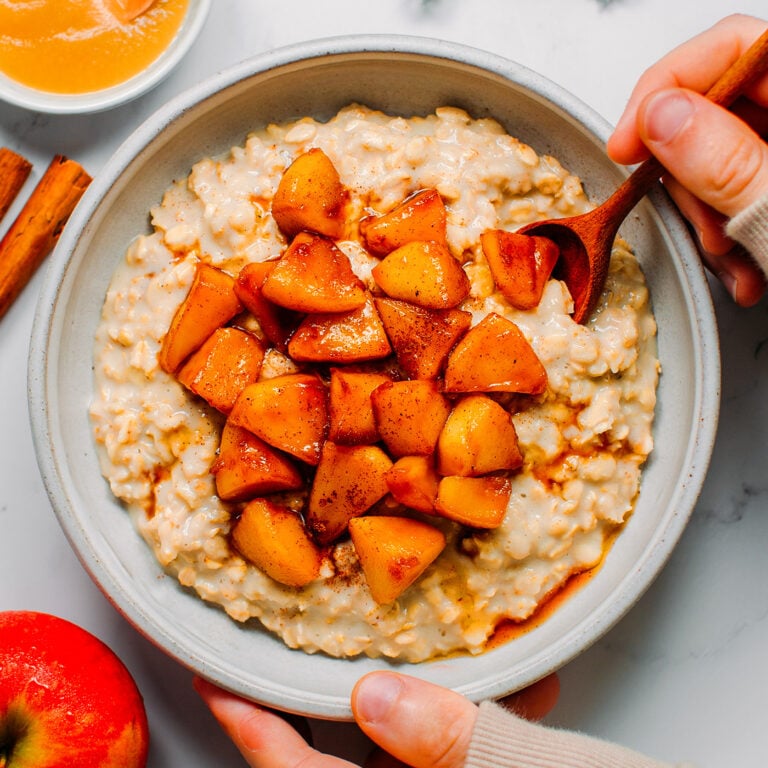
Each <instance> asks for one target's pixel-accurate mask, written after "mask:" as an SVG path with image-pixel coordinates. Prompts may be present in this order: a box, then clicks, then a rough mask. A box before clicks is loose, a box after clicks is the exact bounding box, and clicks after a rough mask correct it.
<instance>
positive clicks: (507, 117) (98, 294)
mask: <svg viewBox="0 0 768 768" xmlns="http://www.w3.org/2000/svg"><path fill="white" fill-rule="evenodd" d="M354 101H356V102H362V103H365V104H367V105H368V106H370V107H372V108H378V109H382V110H384V111H387V112H391V113H393V114H403V115H411V114H426V113H429V112H431V111H432V110H434V108H435V107H438V106H441V105H445V104H451V105H455V106H459V107H463V108H465V109H467V110H468V111H469V112H470V113H471V114H473V115H475V116H477V117H482V116H488V115H491V116H494V117H496V118H497V119H499V120H500V121H501V122H502V123H503V124H504V125H505V126H506V128H507V130H508V131H509V132H510V133H512V134H513V135H515V136H518V137H519V138H521V139H522V140H523V141H525V142H526V143H528V144H530V145H531V146H533V147H534V149H536V150H537V151H538V152H540V153H547V154H552V155H554V156H555V157H557V158H559V159H560V160H561V161H562V162H563V164H564V165H565V167H567V168H569V169H570V170H571V171H573V172H574V173H576V174H578V175H579V176H580V177H581V178H582V179H584V180H585V184H586V187H587V189H588V191H589V192H590V194H591V195H593V196H594V197H595V198H596V199H603V198H605V197H606V196H607V194H608V193H609V192H610V191H612V190H613V189H614V188H615V187H616V186H617V184H618V183H620V181H621V180H622V179H623V178H625V176H626V172H625V171H624V170H622V169H620V168H618V167H617V166H616V165H614V164H613V163H612V162H610V160H609V159H608V158H607V156H606V154H605V145H604V142H605V139H606V138H607V136H608V135H609V132H610V127H609V126H608V125H607V124H606V123H605V121H603V120H602V119H601V118H599V117H598V116H597V115H595V114H594V113H593V112H592V111H591V110H590V109H589V108H587V107H586V106H585V105H584V104H582V103H581V102H580V101H578V100H577V99H575V98H574V97H573V96H572V95H570V94H569V93H567V92H565V91H563V90H562V89H561V88H559V87H558V86H556V85H554V84H553V83H551V82H549V81H548V80H546V79H545V78H543V77H541V76H540V75H537V74H536V73H534V72H531V71H530V70H528V69H525V68H524V67H521V66H519V65H517V64H515V63H513V62H510V61H508V60H505V59H502V58H500V57H497V56H493V55H491V54H488V53H484V52H482V51H477V50H474V49H469V48H466V47H462V46H459V45H453V44H450V43H445V42H441V41H437V40H425V39H418V38H410V37H390V36H367V37H352V38H336V39H331V40H323V41H317V42H312V43H306V44H301V45H297V46H293V47H289V48H285V49H281V50H277V51H272V52H270V53H267V54H264V55H262V56H260V57H258V58H255V59H253V60H251V61H248V62H245V63H243V64H241V65H239V66H237V67H235V68H233V69H231V70H229V71H227V72H224V73H222V74H220V75H217V76H215V77H213V78H212V79H210V80H208V81H207V82H204V83H202V84H200V85H199V86H197V87H195V88H194V89H192V90H191V91H189V92H187V93H186V94H184V95H182V96H181V97H179V98H177V99H175V100H174V101H172V102H171V103H169V104H168V105H166V106H165V107H164V108H163V109H161V110H160V111H159V112H158V113H157V114H155V115H154V116H153V117H152V118H151V119H150V120H148V121H147V122H146V123H145V124H144V125H142V126H141V127H140V128H139V129H138V130H137V131H136V132H135V133H134V134H133V135H132V136H131V137H130V138H129V139H128V140H127V142H126V143H125V144H124V145H123V146H122V147H121V148H120V149H119V150H118V151H117V152H116V153H115V155H114V156H113V157H112V159H111V160H110V162H109V163H108V164H107V166H106V167H105V168H104V169H103V170H102V171H101V172H100V173H99V174H98V176H97V178H96V179H95V180H94V182H93V184H91V186H90V187H89V189H88V190H87V192H86V194H85V196H84V197H83V199H82V201H81V203H80V205H79V206H78V208H77V209H76V211H75V213H74V214H73V216H72V218H71V220H70V222H69V224H68V225H67V227H66V228H65V230H64V233H63V235H62V237H61V240H60V242H59V245H58V247H57V249H56V252H55V254H54V255H53V259H52V263H51V267H50V269H49V271H48V274H47V278H46V280H45V283H44V286H43V289H42V294H41V298H40V303H39V305H38V310H37V315H36V319H35V326H34V331H33V339H32V347H31V352H30V369H29V373H30V378H29V387H30V411H31V418H32V426H33V434H34V438H35V445H36V450H37V455H38V460H39V464H40V469H41V472H42V475H43V479H44V481H45V484H46V487H47V489H48V493H49V496H50V499H51V502H52V504H53V506H54V509H55V511H56V513H57V516H58V518H59V521H60V523H61V525H62V527H63V529H64V531H65V533H66V535H67V536H68V538H69V540H70V542H71V544H72V546H73V548H74V549H75V551H76V552H77V554H78V556H79V557H80V559H81V561H82V563H83V564H84V566H85V568H86V569H87V570H88V571H89V573H90V574H91V576H92V577H93V579H94V580H95V582H96V583H97V584H98V585H99V586H100V588H101V589H102V590H103V592H104V593H105V594H106V595H107V596H108V597H109V599H110V600H111V601H112V602H113V604H114V605H116V606H117V608H118V609H119V610H120V611H121V612H122V613H123V614H124V615H125V616H126V617H127V618H128V620H129V621H130V622H132V623H133V624H134V626H136V627H137V628H138V629H139V630H140V631H141V632H142V633H144V634H145V635H146V636H147V637H148V638H150V639H151V640H152V641H153V642H154V643H156V644H157V645H158V646H159V647H161V648H163V649H164V650H165V651H166V652H167V653H168V654H169V655H170V656H172V657H173V658H175V659H177V660H178V661H179V662H181V663H182V664H184V665H185V666H187V667H188V668H190V669H192V670H194V671H195V672H197V673H198V674H200V675H202V676H203V677H206V678H208V679H210V680H213V681H215V682H216V683H218V684H220V685H222V686H224V687H225V688H228V689H230V690H232V691H235V692H237V693H239V694H241V695H243V696H245V697H248V698H251V699H255V700H259V701H261V702H264V703H266V704H267V705H269V706H272V707H276V708H279V709H283V710H286V711H290V712H298V713H303V714H308V715H312V716H316V717H323V718H328V719H338V720H344V719H350V718H351V710H350V704H349V695H350V692H351V690H352V687H353V686H354V684H355V682H356V681H357V680H358V679H359V678H360V676H361V675H363V674H364V673H366V672H369V671H371V670H374V669H382V668H392V669H399V670H401V671H407V672H408V673H410V674H414V675H418V676H421V677H423V678H425V679H427V680H430V681H432V682H434V683H438V684H440V685H444V686H447V687H450V688H453V689H455V690H457V691H459V692H461V693H463V694H465V695H466V696H468V697H469V698H470V699H473V700H475V701H477V700H480V699H483V698H488V697H499V696H502V695H505V694H507V693H510V692H511V691H514V690H516V689H519V688H521V687H524V686H526V685H528V684H530V683H532V682H534V681H536V680H537V679H539V678H541V677H542V676H544V675H545V674H547V673H549V672H550V671H552V670H554V669H556V668H557V667H559V666H561V665H562V664H564V663H565V662H567V661H568V660H570V659H571V658H572V657H574V656H575V655H577V654H578V653H580V652H581V651H583V650H584V649H586V648H587V647H588V646H589V645H590V644H592V643H593V642H594V641H595V640H597V639H598V638H599V637H600V636H601V635H602V634H603V633H605V632H606V631H607V630H608V629H609V628H610V627H611V626H612V625H613V624H614V623H615V622H616V621H617V620H618V619H619V618H620V617H621V616H622V615H624V613H625V612H626V611H627V610H628V609H629V608H630V607H631V606H632V605H633V604H634V603H635V601H636V600H637V599H638V598H639V597H640V595H641V594H642V593H643V592H644V591H645V589H646V588H647V587H648V586H649V584H650V583H651V581H652V580H653V579H654V577H655V576H656V575H657V573H658V572H659V570H660V569H661V568H662V567H663V565H664V563H665V561H666V559H667V557H668V556H669V554H670V553H671V551H672V549H673V547H674V545H675V543H676V542H677V540H678V538H679V536H680V534H681V533H682V531H683V529H684V527H685V525H686V522H687V520H688V518H689V515H690V513H691V511H692V509H693V506H694V504H695V502H696V499H697V497H698V493H699V490H700V488H701V485H702V483H703V480H704V474H705V471H706V468H707V465H708V462H709V457H710V454H711V451H712V446H713V442H714V437H715V431H716V425H717V413H718V406H719V392H720V379H719V373H720V363H719V360H720V358H719V350H718V338H717V329H716V326H715V320H714V312H713V309H712V303H711V300H710V296H709V291H708V286H707V282H706V279H705V275H704V271H703V269H702V266H701V262H700V260H699V258H698V254H697V252H696V250H695V247H694V245H693V243H692V241H691V239H690V237H689V234H688V232H687V230H686V227H685V226H684V224H683V222H682V220H681V218H680V217H679V215H678V214H677V212H676V210H675V209H674V207H673V206H672V205H671V203H670V202H669V201H668V199H667V198H666V196H665V195H664V194H663V192H662V191H661V190H660V189H657V190H655V191H654V192H653V193H652V194H651V195H650V198H649V199H648V200H645V201H643V203H642V204H640V205H639V206H638V207H637V208H636V210H635V211H634V212H633V214H632V216H631V217H630V218H629V219H628V220H627V222H626V225H625V227H624V228H623V232H624V235H625V237H626V238H627V239H628V240H629V241H630V242H632V243H633V245H634V246H635V248H636V250H637V253H638V255H639V258H640V261H641V264H642V266H643V267H644V269H645V272H646V275H647V278H648V283H649V287H650V291H651V295H652V299H653V303H654V310H655V314H656V318H657V321H658V327H659V335H658V348H659V356H660V359H661V363H662V367H663V374H662V376H661V381H660V385H659V390H658V408H657V413H656V421H655V434H656V448H655V451H654V453H653V454H652V457H651V458H650V460H649V461H648V463H647V465H646V468H645V471H644V475H643V482H642V490H641V492H640V497H639V499H638V503H637V507H636V510H635V513H634V515H633V516H632V518H631V519H630V520H629V522H628V524H627V525H626V528H625V529H624V530H623V532H622V533H621V535H620V536H619V537H618V540H617V541H616V543H615V544H614V545H613V547H612V549H611V551H610V552H609V554H608V556H607V557H606V558H605V563H604V564H603V566H602V567H601V568H600V570H599V571H598V572H597V573H596V575H595V576H594V577H593V578H592V579H590V580H589V581H588V582H587V584H586V585H585V586H583V587H582V588H581V589H580V590H579V591H577V592H576V593H575V594H573V595H572V596H570V597H569V599H568V600H566V601H564V603H563V604H562V605H561V606H560V607H559V608H558V610H556V611H555V612H554V613H553V615H551V616H550V617H549V618H548V619H547V620H546V621H544V622H542V623H541V624H540V625H539V626H537V627H535V628H534V629H532V630H531V631H529V632H527V633H526V634H524V635H523V636H521V637H519V638H518V639H516V640H514V641H512V642H508V643H506V644H503V645H500V646H499V647H497V648H494V649H493V650H490V651H488V652H486V653H484V654H481V655H479V656H474V657H470V656H460V655H457V656H455V657H451V658H446V659H440V660H438V661H434V662H427V663H423V664H416V665H413V664H395V663H393V662H391V661H388V660H386V659H376V660H372V659H368V658H357V659H354V660H344V659H334V658H330V657H328V656H324V655H322V654H316V655H309V654H306V653H302V652H299V651H292V650H290V649H289V648H287V647H286V646H285V645H284V644H283V643H282V642H281V641H280V640H279V639H277V638H276V637H274V636H272V635H271V634H268V633H267V632H264V631H262V630H260V629H259V628H258V626H254V625H253V624H251V625H249V626H247V627H244V626H240V625H238V624H237V623H236V622H234V621H233V620H231V619H230V618H228V617H227V616H226V614H225V613H224V611H222V610H220V609H218V608H216V607H213V606H210V605H207V604H206V603H204V602H203V601H202V600H201V599H200V598H199V597H196V596H195V595H193V594H192V593H191V592H190V591H187V590H185V589H183V588H181V587H180V586H179V584H178V583H177V582H176V580H175V579H174V578H171V577H167V576H165V575H164V573H163V570H162V569H161V567H160V566H159V565H158V563H157V561H156V560H155V559H154V556H153V554H152V553H151V552H150V550H149V548H148V547H147V546H146V545H145V544H144V542H143V541H142V540H141V538H140V536H139V534H138V533H137V532H136V531H135V530H134V528H133V526H132V524H131V522H130V520H129V518H128V515H127V514H126V512H125V510H124V509H123V508H122V507H121V505H120V504H119V503H118V502H117V500H116V499H115V498H114V497H113V496H112V495H111V493H110V491H109V488H108V486H107V483H106V482H105V481H104V480H103V478H102V476H101V472H100V468H99V462H98V456H97V450H96V446H95V444H94V440H93V436H92V428H91V424H90V421H89V417H88V405H89V401H90V398H91V392H92V390H93V380H92V365H93V339H94V334H95V330H96V327H97V325H98V323H99V319H100V313H101V307H102V303H103V300H104V295H105V291H106V289H107V285H108V284H109V281H110V278H111V276H112V273H113V271H114V270H115V268H116V267H117V265H118V263H119V262H120V260H121V259H122V257H123V251H124V248H125V246H126V245H127V244H128V243H129V241H130V240H131V239H132V237H133V236H134V235H135V234H136V233H138V232H142V231H145V230H146V228H147V222H148V218H147V210H148V208H149V207H150V206H151V205H152V204H154V203H155V202H157V201H159V200H160V198H161V195H162V194H163V192H164V190H165V189H166V188H167V187H168V186H169V183H170V182H171V181H172V180H173V179H175V178H181V177H183V176H185V175H186V174H187V173H188V172H189V169H190V168H191V166H192V164H193V163H194V162H195V161H196V160H198V159H200V158H202V157H206V156H210V155H212V154H213V155H215V154H219V153H223V152H226V151H227V150H228V149H229V148H230V147H231V146H234V145H238V144H241V143H242V141H243V139H244V137H245V136H246V134H247V133H248V132H249V131H251V130H253V129H254V128H257V127H261V126H263V125H264V124H266V123H268V122H272V121H278V122H280V121H285V120H287V119H289V118H295V117H296V116H298V115H313V116H315V117H318V118H321V119H322V118H328V117H331V116H332V115H333V114H335V113H336V111H337V110H338V109H339V108H340V107H342V106H344V105H346V104H348V103H350V102H354Z"/></svg>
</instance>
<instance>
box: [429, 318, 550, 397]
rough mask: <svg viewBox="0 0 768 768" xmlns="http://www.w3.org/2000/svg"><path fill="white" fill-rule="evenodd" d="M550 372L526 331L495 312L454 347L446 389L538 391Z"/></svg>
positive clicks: (449, 363) (451, 390)
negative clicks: (537, 353)
mask: <svg viewBox="0 0 768 768" xmlns="http://www.w3.org/2000/svg"><path fill="white" fill-rule="evenodd" d="M546 387H547V372H546V370H545V369H544V366H543V365H542V364H541V360H539V358H538V357H537V356H536V353H535V352H534V351H533V348H532V347H531V345H530V344H529V343H528V341H527V339H526V338H525V336H523V333H522V331H521V330H520V329H519V328H518V327H517V325H515V324H514V323H513V322H512V321H511V320H507V319H506V318H505V317H502V316H501V315H497V314H496V313H494V312H492V313H491V314H489V315H487V316H486V317H484V318H483V319H482V320H481V321H480V322H479V323H478V324H477V325H476V326H474V327H473V328H470V330H469V331H467V333H466V335H465V336H464V337H463V338H462V339H461V341H459V343H458V344H457V345H456V346H455V347H454V349H453V351H452V352H451V353H450V355H449V356H448V362H447V364H446V368H445V387H444V389H445V391H446V392H519V393H521V394H530V395H538V394H540V393H542V392H543V391H544V390H545V389H546Z"/></svg>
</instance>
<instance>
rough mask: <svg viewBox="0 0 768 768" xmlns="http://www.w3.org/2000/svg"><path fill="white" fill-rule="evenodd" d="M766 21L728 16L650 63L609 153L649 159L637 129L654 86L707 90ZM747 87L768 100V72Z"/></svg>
mask: <svg viewBox="0 0 768 768" xmlns="http://www.w3.org/2000/svg"><path fill="white" fill-rule="evenodd" d="M766 26H768V25H767V24H766V22H765V21H763V20H762V19H756V18H754V17H751V16H745V15H739V14H735V15H733V16H729V17H728V18H726V19H723V20H722V21H720V22H718V23H717V24H715V25H714V26H713V27H711V28H710V29H708V30H706V31H705V32H702V33H701V34H700V35H697V36H696V37H694V38H692V39H691V40H688V41H687V42H685V43H683V44H682V45H680V46H678V47H677V48H675V49H674V50H673V51H671V52H670V53H668V54H667V55H666V56H664V57H663V58H662V59H660V60H659V61H658V62H656V63H655V64H654V65H653V66H651V67H649V68H648V69H647V70H646V71H645V72H644V73H643V75H642V76H641V77H640V79H639V80H638V82H637V85H636V86H635V88H634V90H633V91H632V94H631V96H630V98H629V101H628V102H627V105H626V107H625V109H624V112H623V114H622V116H621V117H620V118H619V122H618V123H617V125H616V129H615V130H614V133H613V135H612V136H611V138H610V139H609V140H608V147H607V148H608V154H609V155H610V156H611V157H612V158H613V159H614V160H615V161H616V162H618V163H623V164H631V163H637V162H640V161H641V160H643V159H645V158H646V157H647V156H648V150H647V148H646V147H645V146H644V144H643V142H642V140H641V138H640V135H639V133H638V131H637V113H638V110H639V108H640V105H641V104H642V102H643V101H644V100H645V98H646V97H647V96H648V95H649V94H651V93H653V92H654V91H657V90H662V89H666V88H671V87H682V88H688V89H690V90H692V91H696V92H697V93H706V91H708V90H709V88H710V87H711V86H712V85H713V84H714V83H715V82H716V81H717V79H718V78H719V77H720V75H722V73H723V72H725V70H726V69H727V68H728V67H729V66H730V65H731V64H733V62H735V61H736V59H738V58H739V56H741V55H742V54H743V53H744V52H745V51H746V50H747V48H749V46H750V45H751V44H752V43H753V42H754V41H755V40H756V39H757V38H758V37H759V36H760V35H761V34H762V33H763V32H764V31H765V29H766ZM747 93H748V95H749V97H750V99H752V100H753V101H754V102H755V103H757V104H760V105H762V106H768V76H764V77H762V78H759V79H758V80H757V81H756V82H755V83H753V84H752V86H751V87H750V88H749V89H748V91H747Z"/></svg>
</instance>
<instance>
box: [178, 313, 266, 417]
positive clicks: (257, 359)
mask: <svg viewBox="0 0 768 768" xmlns="http://www.w3.org/2000/svg"><path fill="white" fill-rule="evenodd" d="M263 361H264V348H263V347H262V346H261V343H260V342H259V340H258V339H257V338H256V337H255V336H254V335H253V334H251V333H247V332H246V331H242V330H240V329H239V328H217V329H216V330H215V331H214V332H213V333H212V334H211V335H210V336H209V337H208V339H207V340H206V341H204V342H203V345H202V346H201V347H200V348H199V349H198V350H197V351H196V352H193V353H192V354H191V355H190V357H189V358H188V359H187V362H186V363H184V364H183V365H182V366H181V368H180V369H179V371H178V373H177V374H176V378H177V379H178V380H179V381H180V382H181V383H182V384H183V385H184V386H185V387H186V388H187V389H189V390H190V391H191V392H194V393H195V394H196V395H197V396H198V397H202V398H203V400H205V401H206V402H207V403H208V404H209V405H212V406H213V407H214V408H216V409H217V410H219V411H221V412H222V413H229V412H230V411H231V410H232V406H233V405H234V404H235V400H237V396H238V395H239V394H240V393H241V392H242V391H243V390H244V389H245V388H246V387H247V386H248V385H249V384H253V382H255V381H256V379H258V378H259V372H260V371H261V365H262V362H263Z"/></svg>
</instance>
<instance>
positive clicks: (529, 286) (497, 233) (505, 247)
mask: <svg viewBox="0 0 768 768" xmlns="http://www.w3.org/2000/svg"><path fill="white" fill-rule="evenodd" d="M480 242H481V243H482V247H483V253H484V254H485V258H486V260H487V261H488V266H489V268H490V270H491V274H492V275H493V279H494V281H495V283H496V286H497V287H498V289H499V290H500V291H501V293H502V294H503V295H504V297H505V298H506V299H507V301H508V302H509V303H510V304H511V305H512V306H513V307H516V308H517V309H523V310H526V309H535V308H536V307H538V306H539V302H540V301H541V297H542V295H543V293H544V288H545V286H546V284H547V280H549V277H550V275H551V274H552V270H553V269H554V268H555V263H556V262H557V260H558V258H559V257H560V249H559V248H558V247H557V245H556V244H555V243H554V242H553V241H552V240H550V239H549V238H547V237H540V236H538V235H524V234H518V233H517V232H506V231H505V230H502V229H493V230H489V231H487V232H483V234H482V235H481V236H480Z"/></svg>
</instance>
